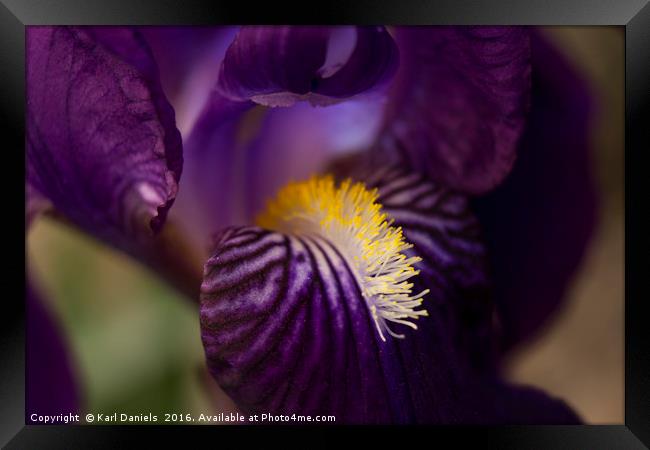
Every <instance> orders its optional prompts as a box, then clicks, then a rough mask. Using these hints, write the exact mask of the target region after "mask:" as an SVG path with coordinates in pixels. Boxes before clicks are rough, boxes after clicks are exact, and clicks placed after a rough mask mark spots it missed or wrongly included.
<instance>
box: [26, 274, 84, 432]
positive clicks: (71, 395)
mask: <svg viewBox="0 0 650 450" xmlns="http://www.w3.org/2000/svg"><path fill="white" fill-rule="evenodd" d="M26 294H27V295H26V309H25V313H26V317H27V322H26V323H27V330H26V331H27V332H26V335H27V345H26V347H25V348H26V362H25V371H26V379H25V382H26V386H25V393H26V399H25V401H26V417H27V421H28V423H29V422H31V421H30V420H29V417H30V415H31V414H33V413H36V414H39V415H57V414H69V413H77V412H79V405H80V401H81V400H80V395H79V391H78V390H77V386H76V383H75V373H74V370H73V367H72V365H71V361H70V357H69V354H68V351H67V349H66V345H65V344H64V342H63V335H62V334H61V330H60V329H59V326H58V324H56V323H55V320H54V317H53V316H52V314H51V313H50V312H49V311H48V310H47V308H46V305H44V304H43V301H42V299H41V298H39V296H38V295H37V293H36V292H35V290H34V288H33V287H31V286H30V285H29V283H28V284H27V292H26Z"/></svg>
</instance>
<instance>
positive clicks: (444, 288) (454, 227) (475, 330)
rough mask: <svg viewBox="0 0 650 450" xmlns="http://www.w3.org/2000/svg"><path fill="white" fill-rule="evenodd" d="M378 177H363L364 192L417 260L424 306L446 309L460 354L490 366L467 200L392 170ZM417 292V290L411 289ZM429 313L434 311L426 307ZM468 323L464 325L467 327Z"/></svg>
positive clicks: (475, 233)
mask: <svg viewBox="0 0 650 450" xmlns="http://www.w3.org/2000/svg"><path fill="white" fill-rule="evenodd" d="M384 170H385V172H384V173H383V174H382V173H381V172H379V171H370V170H368V173H377V174H379V175H380V176H381V178H385V179H388V180H390V181H388V182H383V181H382V179H381V178H380V177H378V176H376V175H368V176H366V177H362V179H364V180H365V181H366V183H367V187H368V188H378V189H379V197H378V199H377V201H378V202H379V203H380V204H381V205H382V206H383V209H384V212H386V214H387V215H388V216H389V217H391V218H392V219H394V220H395V223H394V225H395V226H400V227H402V229H403V231H404V236H405V238H406V241H407V242H409V243H411V244H413V245H414V248H413V249H411V250H409V251H408V252H407V253H408V254H409V255H410V254H414V255H417V256H419V257H421V258H422V262H420V263H419V264H418V268H419V269H420V270H421V273H420V275H419V276H418V277H416V278H414V280H415V282H416V288H418V287H419V288H428V289H431V292H430V293H429V294H428V295H427V296H426V300H425V303H424V305H439V306H441V307H443V308H445V309H449V311H447V319H448V322H449V323H448V326H449V327H450V328H451V330H453V331H452V332H453V333H454V335H455V339H456V341H457V342H456V344H457V345H458V346H459V350H460V354H461V355H465V356H466V357H468V362H471V364H478V365H479V367H483V366H488V367H489V366H490V364H491V359H492V356H493V351H494V348H493V346H494V345H495V342H494V341H493V338H494V337H493V336H492V334H493V330H492V327H493V324H492V316H493V308H494V305H493V303H492V301H491V299H490V297H489V294H488V292H489V277H488V275H489V274H488V268H487V262H486V261H487V260H486V258H487V255H486V251H485V246H484V244H483V241H482V237H481V229H480V226H479V223H478V221H477V220H476V218H475V217H474V215H473V214H472V213H471V211H470V209H469V204H468V198H467V197H466V196H465V195H463V194H460V193H456V192H453V191H450V190H449V189H446V188H444V187H442V186H440V184H438V183H435V182H433V181H430V180H428V179H427V178H426V177H424V176H416V175H414V174H413V173H412V172H409V171H407V170H405V169H402V168H400V167H399V166H393V167H392V168H391V169H390V170H386V169H384ZM416 292H417V291H416ZM427 309H428V310H429V313H430V314H432V313H434V312H435V311H434V310H432V308H431V307H428V308H427ZM468 322H469V323H468Z"/></svg>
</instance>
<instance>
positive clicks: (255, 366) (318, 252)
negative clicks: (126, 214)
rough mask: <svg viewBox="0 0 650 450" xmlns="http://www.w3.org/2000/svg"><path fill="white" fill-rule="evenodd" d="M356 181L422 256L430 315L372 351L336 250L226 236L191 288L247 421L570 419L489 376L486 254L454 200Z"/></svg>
mask: <svg viewBox="0 0 650 450" xmlns="http://www.w3.org/2000/svg"><path fill="white" fill-rule="evenodd" d="M358 173H359V174H360V175H362V171H361V170H358ZM367 174H368V176H367V177H366V178H365V179H366V182H367V183H368V187H370V188H372V187H377V188H378V189H379V196H380V198H381V201H382V203H383V205H384V209H385V211H386V212H387V213H388V214H389V216H392V217H393V218H394V219H395V225H397V226H402V227H403V229H404V233H405V235H406V237H407V240H409V241H410V242H412V243H413V244H414V248H413V249H412V250H409V252H408V253H410V254H417V255H419V256H421V257H422V258H423V261H421V262H420V263H418V268H419V269H421V271H422V272H421V274H420V275H418V276H416V277H414V278H412V279H411V280H410V281H413V282H414V284H415V286H414V292H416V293H417V292H420V290H422V289H425V288H428V289H431V292H430V293H429V294H427V296H426V297H425V302H424V306H425V307H426V309H427V310H428V311H429V314H430V316H429V317H422V318H420V319H419V320H418V321H417V325H418V330H417V331H414V330H411V329H406V327H403V326H401V325H394V327H393V328H394V329H395V331H398V332H405V335H406V338H405V339H403V340H401V339H393V338H389V339H388V340H387V341H386V342H383V341H382V340H381V339H380V338H379V335H378V333H377V330H376V328H375V323H374V319H373V318H372V317H371V314H370V311H369V308H368V307H367V304H366V302H365V299H364V298H363V296H362V294H361V289H360V286H359V285H358V283H357V280H356V278H355V274H354V273H353V270H354V269H353V268H351V267H350V266H349V265H348V262H347V260H346V258H345V257H344V251H345V249H340V248H337V247H336V245H335V243H332V242H329V241H328V240H326V239H325V238H323V237H321V236H316V235H306V234H295V235H283V234H280V233H276V232H272V231H267V230H263V229H260V228H257V227H238V228H235V227H233V228H228V229H225V230H224V231H222V232H221V233H220V234H219V235H218V236H217V237H216V239H215V241H214V252H213V255H212V257H211V258H210V259H209V260H208V261H207V263H206V266H205V276H204V282H203V286H202V288H201V337H202V340H203V345H204V348H205V354H206V359H207V364H208V367H209V369H210V372H211V373H212V375H213V376H214V378H215V379H216V380H217V382H218V383H219V384H220V386H221V387H222V388H223V389H224V390H225V391H226V392H227V393H228V395H230V396H231V397H232V398H233V400H234V401H235V402H236V403H237V405H238V406H239V408H241V410H242V411H244V412H246V413H263V412H271V413H274V414H293V413H296V414H304V415H307V414H309V415H317V414H318V415H320V414H328V415H335V416H336V420H337V422H339V423H520V422H521V423H531V422H533V423H534V422H535V421H537V420H540V421H542V422H546V423H553V421H554V420H558V421H560V422H562V423H565V422H566V423H572V422H575V421H576V420H577V419H576V418H575V416H574V415H572V413H570V411H569V410H568V409H566V407H565V406H564V405H562V404H561V403H560V402H556V401H554V400H551V399H549V398H547V397H545V396H544V395H543V394H541V393H538V392H534V391H521V390H517V389H514V388H511V387H508V386H506V385H503V384H502V383H501V382H499V381H498V380H497V379H496V378H495V377H494V375H495V372H494V371H493V370H492V369H494V366H493V363H494V361H493V358H492V356H493V353H492V351H491V350H492V349H491V346H492V342H493V341H492V340H493V328H492V327H493V326H492V322H491V317H492V316H491V314H492V305H491V303H490V301H489V300H490V299H489V297H488V296H487V294H486V293H487V275H486V271H485V262H484V258H485V251H484V249H483V245H482V242H481V239H480V229H479V227H478V224H477V223H476V220H475V219H474V218H473V216H472V215H471V213H469V211H468V209H467V200H466V199H465V197H464V196H462V195H458V194H456V193H453V192H449V191H448V190H446V189H443V188H441V187H439V186H437V185H436V184H434V183H432V182H430V181H427V180H426V179H424V178H422V177H421V176H419V175H417V176H413V175H411V174H409V173H406V172H404V171H402V170H401V169H399V168H390V167H389V168H386V167H384V168H379V169H377V170H374V171H371V170H368V171H367ZM359 179H363V177H361V178H359ZM382 180H389V181H387V182H382ZM409 206H410V208H409ZM540 405H541V406H540ZM556 413H557V415H555V414H556Z"/></svg>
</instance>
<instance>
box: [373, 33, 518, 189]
mask: <svg viewBox="0 0 650 450" xmlns="http://www.w3.org/2000/svg"><path fill="white" fill-rule="evenodd" d="M396 40H397V43H398V46H399V49H400V55H401V56H400V59H401V64H400V69H399V71H398V74H397V76H396V77H395V81H394V83H393V84H394V88H393V92H392V105H391V107H390V109H389V110H388V112H387V116H386V130H385V134H386V139H385V140H384V141H383V142H382V144H383V145H384V146H385V147H387V148H386V150H388V151H389V152H390V153H396V154H398V155H399V156H400V157H401V158H403V159H404V160H405V161H406V162H408V164H409V165H410V166H411V167H413V168H415V169H417V170H421V171H423V172H425V173H427V174H428V175H429V176H430V177H431V178H432V179H434V180H436V181H438V182H440V183H442V184H444V185H446V186H448V187H450V188H453V189H456V190H460V191H463V192H466V193H472V194H477V193H481V192H485V191H488V190H490V189H492V188H493V187H495V186H496V185H497V184H498V183H500V182H501V180H503V178H504V177H505V176H506V175H507V173H508V172H509V170H510V168H511V166H512V164H513V161H514V159H515V149H516V145H517V142H518V139H519V136H520V134H521V132H522V130H523V126H524V119H525V113H526V110H527V106H528V94H529V87H530V64H529V39H528V32H527V29H526V28H524V27H404V28H398V29H397V31H396Z"/></svg>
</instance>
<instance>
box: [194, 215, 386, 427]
mask: <svg viewBox="0 0 650 450" xmlns="http://www.w3.org/2000/svg"><path fill="white" fill-rule="evenodd" d="M251 230H259V229H256V228H253V227H250V228H243V229H238V230H228V231H227V232H226V236H225V237H224V236H223V235H222V237H221V238H220V241H219V246H218V247H217V249H216V251H215V253H214V255H213V257H212V258H210V260H209V261H208V263H207V264H206V267H205V273H206V280H205V282H204V284H203V287H202V292H201V324H202V339H203V343H204V346H205V351H206V356H207V360H208V364H209V367H210V370H211V372H212V374H213V375H214V376H215V378H216V379H217V381H218V382H219V383H220V385H221V386H222V387H223V388H224V389H225V390H226V391H227V392H228V393H229V395H231V396H232V398H233V399H235V400H236V401H237V403H238V405H239V406H240V407H241V408H242V409H244V410H246V411H249V412H255V411H260V412H261V411H274V412H277V413H282V412H284V413H293V412H300V413H302V414H325V413H330V414H335V415H336V416H337V419H338V420H342V421H355V420H358V418H360V417H363V421H364V422H367V421H369V422H387V421H390V420H391V414H392V413H391V408H390V406H389V404H388V403H387V402H388V398H389V397H390V396H389V395H388V392H389V389H391V388H390V386H387V383H390V382H391V380H389V379H387V378H386V377H385V375H384V373H383V368H382V361H381V356H380V355H381V352H380V351H379V350H380V346H381V344H380V341H379V340H378V339H377V336H376V331H375V326H374V321H373V319H372V318H371V317H370V314H369V311H368V308H367V306H366V304H365V300H364V299H363V298H362V297H361V292H360V290H359V287H358V285H357V283H356V281H355V279H354V276H353V275H352V273H351V272H350V268H349V267H348V266H347V264H346V263H345V261H344V259H343V258H342V256H341V254H340V253H339V252H338V251H337V250H336V249H335V248H334V247H333V246H332V245H331V244H330V243H328V242H327V241H325V240H323V239H320V238H318V237H314V236H300V237H298V236H287V237H284V239H283V240H284V242H283V243H282V244H281V245H279V246H273V247H270V246H262V247H261V248H263V249H265V253H263V254H261V253H259V248H260V246H255V243H256V242H257V241H263V240H265V239H269V238H270V237H273V236H276V237H280V236H282V235H280V234H278V233H272V232H268V231H264V232H262V233H260V234H259V236H258V238H257V239H256V242H251V241H250V240H247V245H245V246H242V247H241V249H242V251H241V252H239V254H238V257H237V258H231V257H229V259H228V261H229V262H228V263H227V264H225V263H223V262H222V259H221V255H222V252H221V248H222V247H223V248H226V249H227V248H229V247H231V244H230V242H231V241H237V240H238V239H240V237H241V235H242V233H249V237H250V236H252V234H250V231H251ZM248 248H251V249H257V251H252V252H250V253H248V254H247V253H246V252H245V249H248ZM226 253H227V252H226ZM275 253H277V256H278V259H282V261H283V264H284V265H283V267H282V270H280V271H274V270H273V269H272V268H270V266H272V265H273V264H272V263H270V262H269V263H267V266H265V267H263V268H260V267H255V264H251V262H252V261H251V260H252V259H253V260H259V259H264V258H267V259H268V261H274V260H276V255H275ZM237 271H239V272H238V275H239V277H240V279H241V283H240V284H238V285H233V284H232V283H231V277H230V274H231V273H234V272H237ZM224 273H227V274H228V275H227V276H226V278H227V280H226V279H224V278H223V277H222V274H224ZM247 318H248V320H247ZM233 319H234V320H233ZM305 386H309V389H305ZM378 391H379V392H381V394H382V395H376V392H378Z"/></svg>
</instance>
